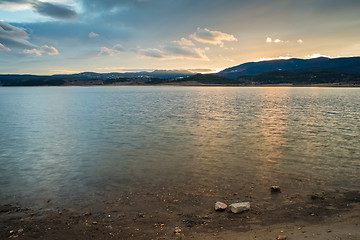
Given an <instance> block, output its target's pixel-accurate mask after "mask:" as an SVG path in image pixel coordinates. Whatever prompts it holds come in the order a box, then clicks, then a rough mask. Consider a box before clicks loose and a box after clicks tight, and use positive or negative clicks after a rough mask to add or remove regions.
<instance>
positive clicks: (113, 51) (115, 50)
mask: <svg viewBox="0 0 360 240" xmlns="http://www.w3.org/2000/svg"><path fill="white" fill-rule="evenodd" d="M124 51H125V49H124V47H123V46H122V45H121V44H116V45H115V46H113V47H112V48H108V47H105V46H104V47H101V48H100V52H99V53H98V56H115V55H118V54H119V53H121V52H124Z"/></svg>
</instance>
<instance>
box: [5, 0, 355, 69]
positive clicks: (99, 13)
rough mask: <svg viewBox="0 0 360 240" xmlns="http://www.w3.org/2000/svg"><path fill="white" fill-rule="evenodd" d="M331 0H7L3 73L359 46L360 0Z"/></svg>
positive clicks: (237, 60) (175, 65) (186, 64)
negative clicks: (356, 0)
mask: <svg viewBox="0 0 360 240" xmlns="http://www.w3.org/2000/svg"><path fill="white" fill-rule="evenodd" d="M331 2H332V3H331V4H328V2H324V1H310V0H305V1H301V2H300V1H295V0H290V1H287V4H284V3H283V1H280V0H276V1H271V2H270V1H265V0H260V1H256V2H255V1H249V0H240V1H226V4H224V1H216V2H213V1H207V0H200V1H196V2H195V3H194V2H192V1H187V0H180V1H175V0H170V1H169V0H147V1H139V0H126V1H115V0H106V1H100V0H47V1H34V0H23V1H11V0H4V1H1V2H0V16H1V19H2V20H1V21H0V63H1V64H0V73H32V74H55V73H61V72H81V71H99V72H105V71H108V70H107V69H114V70H115V71H120V70H121V69H126V70H129V71H132V70H135V69H149V70H155V69H168V70H169V69H195V68H197V69H206V72H214V71H218V70H219V69H224V68H227V67H231V66H234V65H238V64H241V63H244V62H249V61H264V60H271V59H288V58H292V57H295V58H312V57H317V56H331V57H337V56H358V55H360V48H359V39H360V33H358V32H359V31H354V29H359V27H360V21H359V18H358V16H359V15H360V10H359V9H360V2H354V1H350V0H345V1H331ZM204 6H206V7H204ZM214 16H216V17H214ZM275 16H276V17H275ZM118 69H119V70H118Z"/></svg>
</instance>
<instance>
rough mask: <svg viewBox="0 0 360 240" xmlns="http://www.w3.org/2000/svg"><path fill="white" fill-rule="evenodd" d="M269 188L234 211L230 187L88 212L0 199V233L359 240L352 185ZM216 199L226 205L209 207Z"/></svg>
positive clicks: (358, 203) (130, 200)
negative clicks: (265, 196)
mask: <svg viewBox="0 0 360 240" xmlns="http://www.w3.org/2000/svg"><path fill="white" fill-rule="evenodd" d="M269 194H270V195H272V200H270V201H268V204H264V203H261V204H260V203H258V202H257V201H256V199H255V200H254V199H251V198H250V199H249V198H248V199H246V200H247V201H246V202H248V203H249V207H250V203H251V208H250V209H246V211H241V212H239V213H234V212H233V211H231V208H230V206H231V205H230V204H232V203H235V202H241V201H239V200H241V199H244V198H245V197H243V196H239V194H237V193H234V194H233V196H232V197H226V198H224V199H211V198H200V199H199V198H194V199H185V198H174V197H169V195H168V196H165V195H162V196H161V197H160V198H154V197H148V198H146V197H142V198H141V197H140V198H139V197H137V196H136V193H124V194H123V195H122V196H121V198H119V199H117V200H115V201H108V202H106V203H105V204H104V205H102V206H98V207H97V208H94V209H88V211H78V210H74V209H72V210H70V209H65V208H60V207H56V206H52V205H51V199H45V200H44V202H45V204H48V206H49V207H48V208H41V209H28V208H24V207H21V206H14V205H2V206H1V207H0V226H1V227H0V238H1V239H11V238H18V239H290V240H291V239H306V238H307V239H360V227H359V224H360V192H358V191H350V192H336V191H334V192H320V193H314V194H312V195H308V194H305V195H301V194H297V195H293V194H292V195H286V193H281V192H280V191H279V192H278V191H276V192H273V191H271V192H270V190H269ZM284 199H287V200H286V202H284ZM218 200H219V201H221V202H222V203H223V204H225V205H228V206H229V205H230V206H229V207H228V208H227V209H223V211H216V210H215V208H214V204H215V203H216V202H217V201H218ZM279 203H281V204H279ZM245 205H247V203H246V204H245ZM45 206H46V205H45ZM233 206H234V205H233ZM235 206H236V205H235ZM238 207H239V206H238ZM242 207H243V206H242Z"/></svg>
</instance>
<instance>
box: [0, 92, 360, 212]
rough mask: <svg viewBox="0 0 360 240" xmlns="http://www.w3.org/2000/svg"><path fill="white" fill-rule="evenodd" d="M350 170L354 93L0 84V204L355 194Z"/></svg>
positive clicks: (356, 125) (355, 174)
mask: <svg viewBox="0 0 360 240" xmlns="http://www.w3.org/2000/svg"><path fill="white" fill-rule="evenodd" d="M359 170H360V89H359V88H351V89H350V88H347V89H345V88H241V87H239V88H230V87H66V88H61V87H55V88H52V87H43V88H36V87H34V88H20V87H19V88H0V189H1V192H0V203H13V202H17V203H21V204H25V205H28V206H32V205H33V206H35V205H39V204H40V205H41V203H42V202H43V201H44V199H46V198H51V199H53V202H55V203H56V204H58V205H67V206H71V205H72V204H74V202H81V204H84V205H87V204H88V205H89V204H90V205H91V204H94V203H95V202H98V201H102V200H104V199H105V198H106V199H111V198H117V197H118V195H119V194H121V193H122V192H124V191H133V192H136V191H139V192H141V191H142V192H156V191H157V190H159V189H162V190H164V189H165V190H166V191H169V192H177V193H178V194H186V193H187V192H189V191H193V192H198V193H199V194H202V193H203V194H205V193H206V192H212V191H214V194H215V195H216V194H218V195H219V196H220V195H221V194H222V193H223V191H230V192H231V191H233V192H238V191H242V190H243V191H245V190H247V189H248V187H249V186H251V188H249V189H251V191H257V192H258V193H259V194H260V193H262V192H264V191H268V187H269V185H272V184H280V185H281V186H282V187H283V188H285V189H286V190H287V191H293V192H296V191H299V188H301V189H302V190H304V191H308V192H311V191H316V190H319V189H321V190H324V189H325V190H326V189H343V190H354V189H355V190H360V185H359V183H360V171H359ZM254 189H255V190H254Z"/></svg>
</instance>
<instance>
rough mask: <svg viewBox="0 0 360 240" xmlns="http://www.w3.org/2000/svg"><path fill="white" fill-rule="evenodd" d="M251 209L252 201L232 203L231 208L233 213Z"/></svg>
mask: <svg viewBox="0 0 360 240" xmlns="http://www.w3.org/2000/svg"><path fill="white" fill-rule="evenodd" d="M249 209H250V202H241V203H232V204H230V210H231V211H232V212H233V213H241V212H244V211H247V210H249Z"/></svg>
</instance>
